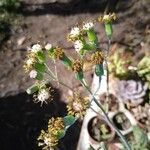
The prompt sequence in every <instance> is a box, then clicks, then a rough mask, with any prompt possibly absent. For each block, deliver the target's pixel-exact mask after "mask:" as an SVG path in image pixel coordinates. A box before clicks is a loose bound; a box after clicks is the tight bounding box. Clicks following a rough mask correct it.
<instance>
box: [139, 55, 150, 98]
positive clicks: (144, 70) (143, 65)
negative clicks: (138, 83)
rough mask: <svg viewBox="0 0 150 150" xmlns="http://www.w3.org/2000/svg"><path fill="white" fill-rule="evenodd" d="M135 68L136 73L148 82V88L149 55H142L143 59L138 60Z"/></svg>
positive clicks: (149, 73)
mask: <svg viewBox="0 0 150 150" xmlns="http://www.w3.org/2000/svg"><path fill="white" fill-rule="evenodd" d="M137 69H138V70H137V73H138V75H139V76H140V77H142V78H143V79H144V81H145V82H147V83H148V88H149V89H150V56H148V55H147V56H144V57H143V59H142V60H141V61H140V62H139V64H138V67H137ZM149 100H150V92H149Z"/></svg>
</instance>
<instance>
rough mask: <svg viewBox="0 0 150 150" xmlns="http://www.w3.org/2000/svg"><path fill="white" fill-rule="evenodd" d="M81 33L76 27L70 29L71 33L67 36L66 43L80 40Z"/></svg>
mask: <svg viewBox="0 0 150 150" xmlns="http://www.w3.org/2000/svg"><path fill="white" fill-rule="evenodd" d="M80 35H81V31H80V29H79V28H78V27H74V28H72V29H71V32H70V33H69V34H68V36H67V40H68V41H72V42H75V41H76V40H79V39H80V38H81V36H80Z"/></svg>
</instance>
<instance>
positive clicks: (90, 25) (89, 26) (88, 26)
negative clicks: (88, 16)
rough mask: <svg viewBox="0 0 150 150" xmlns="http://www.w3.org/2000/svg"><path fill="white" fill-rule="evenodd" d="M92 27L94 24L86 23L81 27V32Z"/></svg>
mask: <svg viewBox="0 0 150 150" xmlns="http://www.w3.org/2000/svg"><path fill="white" fill-rule="evenodd" d="M93 27H94V23H93V22H88V23H85V24H84V25H83V30H90V29H92V28H93Z"/></svg>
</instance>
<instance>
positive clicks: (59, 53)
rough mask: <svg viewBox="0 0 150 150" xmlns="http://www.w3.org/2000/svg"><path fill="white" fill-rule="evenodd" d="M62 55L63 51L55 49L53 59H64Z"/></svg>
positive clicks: (58, 48)
mask: <svg viewBox="0 0 150 150" xmlns="http://www.w3.org/2000/svg"><path fill="white" fill-rule="evenodd" d="M64 54H65V53H64V51H63V49H62V48H60V47H57V48H56V49H55V52H54V57H55V58H56V59H62V58H63V57H64Z"/></svg>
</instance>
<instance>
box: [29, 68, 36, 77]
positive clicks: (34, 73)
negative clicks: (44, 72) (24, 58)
mask: <svg viewBox="0 0 150 150" xmlns="http://www.w3.org/2000/svg"><path fill="white" fill-rule="evenodd" d="M29 76H30V78H33V79H35V78H36V77H37V71H36V70H31V71H30V73H29Z"/></svg>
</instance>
